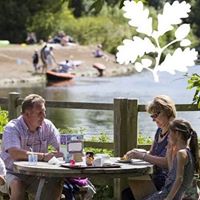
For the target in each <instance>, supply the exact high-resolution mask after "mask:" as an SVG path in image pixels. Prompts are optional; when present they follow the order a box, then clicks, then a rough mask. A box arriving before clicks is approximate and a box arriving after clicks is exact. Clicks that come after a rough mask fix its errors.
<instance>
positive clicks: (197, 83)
mask: <svg viewBox="0 0 200 200" xmlns="http://www.w3.org/2000/svg"><path fill="white" fill-rule="evenodd" d="M187 88H188V89H195V93H194V96H193V103H197V104H198V108H200V75H198V74H193V75H192V76H191V77H189V79H188V87H187Z"/></svg>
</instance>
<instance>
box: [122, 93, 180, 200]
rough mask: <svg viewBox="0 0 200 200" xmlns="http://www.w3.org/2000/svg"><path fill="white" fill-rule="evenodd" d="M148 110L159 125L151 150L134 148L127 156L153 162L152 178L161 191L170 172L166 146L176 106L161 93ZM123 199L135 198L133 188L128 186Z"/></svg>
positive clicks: (123, 193)
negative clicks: (142, 150)
mask: <svg viewBox="0 0 200 200" xmlns="http://www.w3.org/2000/svg"><path fill="white" fill-rule="evenodd" d="M147 112H148V113H150V114H151V118H152V120H153V121H154V122H155V123H156V125H157V127H158V128H157V131H156V134H155V137H154V141H153V144H152V146H151V148H150V151H149V152H148V153H147V152H141V151H138V150H134V149H133V150H130V151H128V152H127V153H126V155H125V157H126V158H127V159H132V158H136V159H142V160H144V161H147V162H150V163H152V164H153V165H154V168H153V174H152V176H151V180H152V182H153V184H154V185H155V187H156V189H157V190H158V191H159V190H161V188H162V187H163V186H164V184H165V180H166V177H167V173H168V170H167V158H166V150H167V149H166V147H167V144H168V135H169V124H170V122H171V121H172V120H174V119H175V117H176V108H175V104H174V102H173V100H172V99H171V98H170V97H169V96H167V95H159V96H156V97H155V98H154V99H153V101H152V102H150V103H149V104H148V106H147ZM133 190H134V188H133ZM122 199H123V200H125V199H129V200H131V199H134V196H133V194H132V191H131V188H126V189H125V190H124V191H123V192H122Z"/></svg>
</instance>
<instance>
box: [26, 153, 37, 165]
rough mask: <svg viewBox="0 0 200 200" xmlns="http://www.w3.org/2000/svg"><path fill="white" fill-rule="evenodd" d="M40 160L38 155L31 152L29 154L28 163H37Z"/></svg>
mask: <svg viewBox="0 0 200 200" xmlns="http://www.w3.org/2000/svg"><path fill="white" fill-rule="evenodd" d="M37 162H38V155H37V154H34V153H31V154H29V155H28V163H29V165H37Z"/></svg>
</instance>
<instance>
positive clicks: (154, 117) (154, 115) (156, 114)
mask: <svg viewBox="0 0 200 200" xmlns="http://www.w3.org/2000/svg"><path fill="white" fill-rule="evenodd" d="M159 114H160V112H157V113H154V114H152V115H151V118H152V119H156V118H157V117H158V116H159Z"/></svg>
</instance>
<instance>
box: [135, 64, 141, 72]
mask: <svg viewBox="0 0 200 200" xmlns="http://www.w3.org/2000/svg"><path fill="white" fill-rule="evenodd" d="M135 69H136V70H137V71H138V72H141V71H142V70H143V65H142V64H141V63H139V62H136V63H135Z"/></svg>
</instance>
